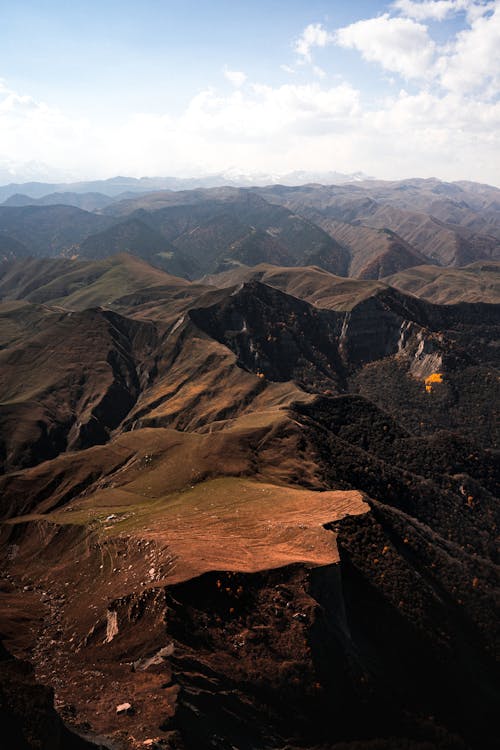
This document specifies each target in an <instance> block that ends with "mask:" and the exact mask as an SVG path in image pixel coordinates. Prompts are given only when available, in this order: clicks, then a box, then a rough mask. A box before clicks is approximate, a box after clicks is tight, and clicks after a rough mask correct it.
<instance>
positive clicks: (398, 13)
mask: <svg viewBox="0 0 500 750" xmlns="http://www.w3.org/2000/svg"><path fill="white" fill-rule="evenodd" d="M3 11H4V12H3V24H2V31H1V32H0V34H1V36H0V39H1V41H2V44H1V45H0V184H3V185H5V184H8V183H10V182H19V183H22V182H28V181H32V180H33V181H42V182H56V183H62V182H73V181H84V180H96V179H109V178H111V177H113V176H115V175H126V176H130V177H135V178H140V177H143V176H145V175H160V176H163V175H165V176H172V177H177V178H202V177H204V176H208V175H214V174H218V173H228V172H231V173H234V174H240V175H250V176H252V175H256V174H259V173H260V174H266V175H285V174H287V173H290V172H294V171H307V172H316V173H323V172H339V173H343V174H352V173H357V172H362V173H364V174H366V175H370V176H373V177H376V178H377V179H407V178H411V177H417V178H419V177H420V178H429V177H436V178H438V179H442V180H446V181H455V180H473V181H478V182H483V183H488V184H491V185H499V184H500V183H499V177H498V174H499V167H500V156H499V154H500V148H499V147H500V98H499V95H500V0H420V1H417V0H395V1H393V2H380V1H379V0H373V1H372V2H367V1H366V0H362V1H359V2H353V3H351V4H350V5H349V6H347V5H346V4H345V3H342V2H339V1H338V0H334V1H333V2H325V1H323V0H313V1H312V2H310V3H308V4H307V5H306V4H305V3H303V2H298V1H297V0H292V1H291V2H287V3H285V2H282V0H277V1H275V2H268V3H266V4H264V3H263V2H262V0H257V1H256V2H254V3H252V4H251V5H250V4H248V5H247V4H244V5H243V7H241V6H236V7H235V4H234V3H230V2H228V1H227V0H216V1H215V2H212V3H210V4H208V3H204V2H192V1H191V2H184V3H182V4H181V3H179V2H177V1H172V2H168V3H159V2H156V0H146V2H144V3H143V4H141V6H140V7H139V6H136V5H135V4H133V3H131V2H130V0H124V2H121V3H118V2H116V1H115V0H110V1H109V2H107V3H105V4H101V3H99V4H97V3H94V2H88V3H81V2H77V3H75V4H73V6H71V7H68V6H66V5H65V4H63V3H62V1H61V0H49V1H48V2H47V3H44V7H43V10H42V9H40V8H39V7H38V4H37V3H36V2H34V0H31V1H28V2H26V3H23V4H11V5H10V6H9V7H5V8H4V9H3Z"/></svg>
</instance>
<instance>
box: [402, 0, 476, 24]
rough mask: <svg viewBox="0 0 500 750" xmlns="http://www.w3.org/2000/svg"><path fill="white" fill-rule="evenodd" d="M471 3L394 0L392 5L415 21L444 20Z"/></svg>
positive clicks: (463, 0)
mask: <svg viewBox="0 0 500 750" xmlns="http://www.w3.org/2000/svg"><path fill="white" fill-rule="evenodd" d="M472 4H473V2H471V0H420V2H418V0H417V1H416V0H396V1H395V2H394V3H393V7H394V8H395V10H398V11H399V12H400V13H401V14H402V15H404V16H406V17H407V18H414V19H415V20H416V21H426V20H433V21H444V20H445V18H448V17H449V16H452V15H454V14H456V13H459V12H460V11H462V10H467V9H468V8H469V7H470V6H471V5H472ZM474 4H475V3H474Z"/></svg>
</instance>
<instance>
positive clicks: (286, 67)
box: [280, 65, 295, 75]
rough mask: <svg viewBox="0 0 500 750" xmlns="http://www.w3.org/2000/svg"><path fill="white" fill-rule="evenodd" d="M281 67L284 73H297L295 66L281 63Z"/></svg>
mask: <svg viewBox="0 0 500 750" xmlns="http://www.w3.org/2000/svg"><path fill="white" fill-rule="evenodd" d="M280 68H281V70H282V71H283V72H284V73H289V74H290V75H293V74H294V73H295V68H292V67H291V66H290V65H280Z"/></svg>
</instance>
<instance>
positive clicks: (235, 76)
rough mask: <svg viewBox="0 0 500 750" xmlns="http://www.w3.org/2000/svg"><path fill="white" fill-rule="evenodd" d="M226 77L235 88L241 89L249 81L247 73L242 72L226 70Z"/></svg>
mask: <svg viewBox="0 0 500 750" xmlns="http://www.w3.org/2000/svg"><path fill="white" fill-rule="evenodd" d="M224 76H225V78H227V80H228V81H229V82H230V83H232V84H233V86H234V87H235V88H240V86H243V84H244V83H245V81H246V80H247V76H246V73H243V72H242V71H241V70H228V69H227V68H225V69H224Z"/></svg>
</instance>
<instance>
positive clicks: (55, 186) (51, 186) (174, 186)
mask: <svg viewBox="0 0 500 750" xmlns="http://www.w3.org/2000/svg"><path fill="white" fill-rule="evenodd" d="M367 179H370V178H369V177H368V176H367V175H365V174H363V173H362V172H353V173H352V174H343V173H341V172H306V171H296V172H289V173H287V174H283V175H277V174H264V173H259V174H254V175H245V174H239V173H238V172H235V171H226V172H220V173H216V174H213V175H207V176H203V177H184V178H182V177H140V178H136V177H111V178H109V179H107V180H90V181H83V182H59V183H49V182H17V183H9V184H7V185H0V203H2V202H3V201H6V200H7V199H8V198H10V197H11V196H14V195H19V196H22V198H23V199H25V197H29V198H43V197H45V196H47V195H50V194H52V193H64V194H67V193H73V194H74V193H77V194H81V193H102V194H103V195H105V196H108V197H112V198H116V197H117V196H120V195H121V194H122V193H127V192H130V193H146V192H150V191H152V190H191V189H194V188H210V187H223V186H224V185H230V186H232V187H252V186H256V185H271V184H273V183H277V182H279V183H281V184H283V185H305V184H307V183H313V182H317V183H321V184H324V185H331V184H338V185H341V184H344V183H347V182H359V181H361V180H367ZM124 197H125V196H124ZM17 205H21V204H17Z"/></svg>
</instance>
